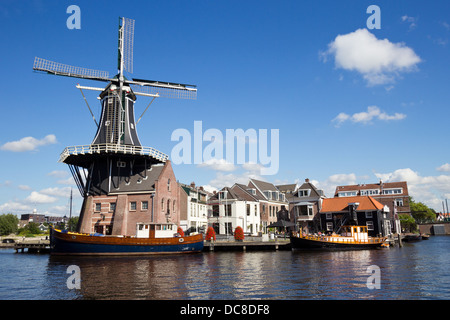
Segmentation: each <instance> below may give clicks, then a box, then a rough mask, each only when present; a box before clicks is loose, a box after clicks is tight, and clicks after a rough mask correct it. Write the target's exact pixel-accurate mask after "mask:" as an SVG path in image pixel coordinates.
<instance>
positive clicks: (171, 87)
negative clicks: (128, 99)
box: [127, 79, 197, 100]
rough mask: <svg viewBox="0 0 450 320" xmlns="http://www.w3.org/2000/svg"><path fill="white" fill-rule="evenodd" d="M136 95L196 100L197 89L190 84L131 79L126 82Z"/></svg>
mask: <svg viewBox="0 0 450 320" xmlns="http://www.w3.org/2000/svg"><path fill="white" fill-rule="evenodd" d="M127 83H129V84H130V85H131V88H132V89H133V91H134V92H135V93H136V94H137V93H144V94H153V95H158V96H159V97H164V98H177V99H193V100H195V99H197V88H196V86H195V85H191V84H181V83H173V82H161V81H153V80H141V79H133V81H127Z"/></svg>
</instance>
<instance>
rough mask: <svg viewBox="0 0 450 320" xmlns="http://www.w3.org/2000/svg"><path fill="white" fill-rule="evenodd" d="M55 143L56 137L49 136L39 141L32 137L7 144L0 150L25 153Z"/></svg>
mask: <svg viewBox="0 0 450 320" xmlns="http://www.w3.org/2000/svg"><path fill="white" fill-rule="evenodd" d="M56 142H57V141H56V136H55V135H53V134H49V135H47V136H45V137H44V138H42V139H40V140H38V139H36V138H33V137H25V138H22V139H20V140H18V141H11V142H7V143H5V144H4V145H2V146H1V147H0V149H1V150H5V151H12V152H25V151H33V150H36V149H37V148H38V147H39V146H45V145H49V144H55V143H56Z"/></svg>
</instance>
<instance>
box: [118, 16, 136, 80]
mask: <svg viewBox="0 0 450 320" xmlns="http://www.w3.org/2000/svg"><path fill="white" fill-rule="evenodd" d="M121 22H122V25H121V26H120V31H119V42H120V43H119V64H120V63H122V61H121V59H120V57H122V60H123V70H124V71H127V72H129V73H133V42H134V20H133V19H128V18H122V19H121ZM120 69H121V68H120V65H119V70H120Z"/></svg>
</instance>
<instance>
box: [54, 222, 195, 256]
mask: <svg viewBox="0 0 450 320" xmlns="http://www.w3.org/2000/svg"><path fill="white" fill-rule="evenodd" d="M176 230H177V228H176V225H172V224H153V223H152V224H144V223H138V224H137V232H136V236H135V237H130V236H107V235H103V234H98V233H94V234H86V233H76V232H69V231H67V230H58V229H53V228H52V229H51V231H50V254H53V255H150V254H176V253H193V252H201V251H202V250H203V234H196V235H189V236H186V237H181V236H180V235H179V234H177V233H176Z"/></svg>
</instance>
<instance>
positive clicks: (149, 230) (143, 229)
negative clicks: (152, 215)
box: [136, 222, 178, 238]
mask: <svg viewBox="0 0 450 320" xmlns="http://www.w3.org/2000/svg"><path fill="white" fill-rule="evenodd" d="M177 229H178V227H177V225H176V224H174V223H141V222H138V223H136V238H172V237H174V236H175V235H176V234H177Z"/></svg>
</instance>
